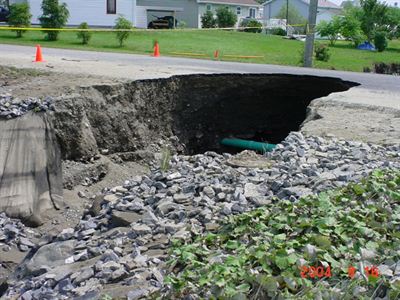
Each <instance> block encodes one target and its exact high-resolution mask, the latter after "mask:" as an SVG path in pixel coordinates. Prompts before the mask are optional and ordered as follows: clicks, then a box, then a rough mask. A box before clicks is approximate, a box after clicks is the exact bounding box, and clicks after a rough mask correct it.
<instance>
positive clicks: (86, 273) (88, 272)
mask: <svg viewBox="0 0 400 300" xmlns="http://www.w3.org/2000/svg"><path fill="white" fill-rule="evenodd" d="M93 276H94V270H93V268H90V267H89V268H85V269H83V270H82V271H81V272H79V273H78V274H77V275H76V276H73V275H72V276H71V278H72V277H74V278H75V279H73V283H74V284H80V283H81V282H83V281H86V280H88V279H89V278H91V277H93Z"/></svg>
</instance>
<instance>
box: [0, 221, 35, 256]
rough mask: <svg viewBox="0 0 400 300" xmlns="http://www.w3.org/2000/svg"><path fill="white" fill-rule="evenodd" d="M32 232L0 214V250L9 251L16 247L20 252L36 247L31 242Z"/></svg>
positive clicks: (18, 222)
mask: <svg viewBox="0 0 400 300" xmlns="http://www.w3.org/2000/svg"><path fill="white" fill-rule="evenodd" d="M33 236H34V231H33V230H31V229H29V228H26V227H25V226H24V224H22V223H21V222H20V221H19V220H15V219H10V218H8V217H7V216H6V214H5V213H0V248H1V250H2V251H5V252H7V251H10V250H11V248H12V247H18V249H19V250H20V251H23V252H25V251H29V250H31V249H33V248H35V247H36V245H35V243H33V242H32V241H31V239H32V237H33Z"/></svg>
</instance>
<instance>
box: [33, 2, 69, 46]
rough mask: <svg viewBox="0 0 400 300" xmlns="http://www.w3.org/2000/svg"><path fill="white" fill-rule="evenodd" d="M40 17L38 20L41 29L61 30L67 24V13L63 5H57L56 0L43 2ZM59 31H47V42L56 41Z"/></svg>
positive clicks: (65, 6)
mask: <svg viewBox="0 0 400 300" xmlns="http://www.w3.org/2000/svg"><path fill="white" fill-rule="evenodd" d="M42 13H43V14H42V15H41V16H40V18H39V21H40V25H41V26H42V27H43V28H62V27H64V26H65V25H66V24H67V21H68V17H69V11H68V8H67V5H66V4H65V3H62V4H59V3H58V0H43V2H42ZM59 33H60V32H59V31H47V32H46V35H47V37H46V38H47V40H49V41H56V40H57V38H58V34H59Z"/></svg>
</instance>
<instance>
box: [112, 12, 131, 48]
mask: <svg viewBox="0 0 400 300" xmlns="http://www.w3.org/2000/svg"><path fill="white" fill-rule="evenodd" d="M132 26H133V25H132V23H131V22H130V21H129V20H127V19H125V18H124V17H123V16H119V17H118V18H117V20H115V26H114V29H122V30H123V31H117V32H116V36H117V40H118V43H119V46H120V47H122V46H123V45H124V42H125V41H126V40H127V39H128V37H129V35H130V31H126V30H127V29H132Z"/></svg>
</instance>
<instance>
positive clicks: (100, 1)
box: [10, 0, 136, 26]
mask: <svg viewBox="0 0 400 300" xmlns="http://www.w3.org/2000/svg"><path fill="white" fill-rule="evenodd" d="M26 1H28V2H29V5H30V8H31V14H32V23H33V24H38V23H39V17H40V16H41V15H42V9H41V5H42V0H26ZM10 2H11V3H12V2H21V0H11V1H10ZM60 3H66V4H67V7H68V10H69V13H70V17H69V19H68V25H79V24H80V23H82V22H87V23H88V24H89V25H91V26H113V25H114V24H115V20H116V18H117V17H118V16H119V15H123V16H124V17H125V18H127V19H128V20H130V21H131V22H132V23H133V24H135V23H136V0H60Z"/></svg>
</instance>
